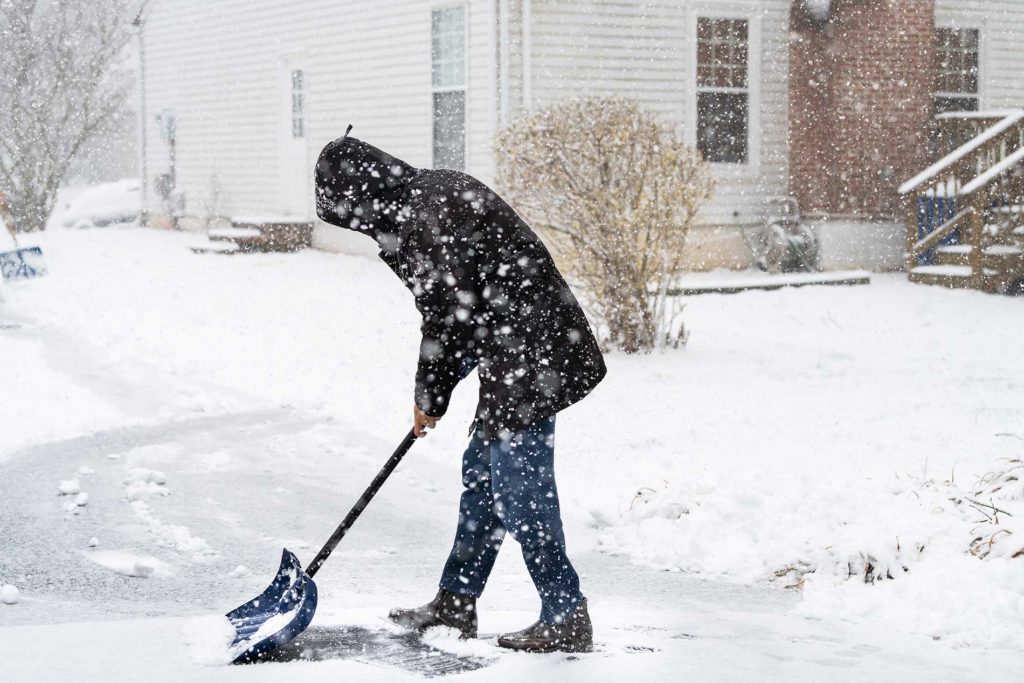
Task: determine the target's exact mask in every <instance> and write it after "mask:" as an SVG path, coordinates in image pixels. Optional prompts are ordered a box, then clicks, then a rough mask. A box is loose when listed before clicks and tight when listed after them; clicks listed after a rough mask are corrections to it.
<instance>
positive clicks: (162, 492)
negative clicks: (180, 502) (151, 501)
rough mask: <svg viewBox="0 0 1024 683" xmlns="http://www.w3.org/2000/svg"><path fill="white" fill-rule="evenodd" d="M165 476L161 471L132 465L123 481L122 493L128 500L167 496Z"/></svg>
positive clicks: (168, 491) (168, 493) (169, 491)
mask: <svg viewBox="0 0 1024 683" xmlns="http://www.w3.org/2000/svg"><path fill="white" fill-rule="evenodd" d="M170 494H171V490H170V489H169V488H167V477H166V476H164V473H163V472H160V471H158V470H151V469H148V468H145V467H134V468H132V470H131V471H130V472H129V475H128V479H127V480H126V481H125V482H124V495H125V498H127V499H128V500H129V501H138V500H142V499H144V498H148V497H150V496H169V495H170Z"/></svg>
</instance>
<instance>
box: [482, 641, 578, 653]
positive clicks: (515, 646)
mask: <svg viewBox="0 0 1024 683" xmlns="http://www.w3.org/2000/svg"><path fill="white" fill-rule="evenodd" d="M498 647H503V648H505V649H506V650H512V651H513V652H530V653H533V654H550V653H552V652H565V653H567V654H587V653H590V652H593V651H594V644H593V643H590V644H588V645H569V644H562V643H557V644H551V645H522V644H519V643H514V642H509V641H504V642H503V641H502V640H501V639H500V638H499V639H498Z"/></svg>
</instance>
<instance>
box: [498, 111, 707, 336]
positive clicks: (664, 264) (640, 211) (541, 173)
mask: <svg viewBox="0 0 1024 683" xmlns="http://www.w3.org/2000/svg"><path fill="white" fill-rule="evenodd" d="M495 147H496V152H497V160H498V166H499V184H500V185H501V188H502V190H503V191H504V192H505V194H506V195H507V197H508V199H509V201H510V202H511V203H512V204H513V206H514V207H515V209H516V210H517V211H520V212H522V214H523V215H524V217H525V218H526V219H527V220H528V221H529V222H530V223H531V224H532V225H534V226H536V227H537V228H538V229H539V230H540V231H541V232H542V233H543V234H544V236H545V237H547V238H548V240H549V241H550V243H551V245H552V247H553V248H554V249H555V251H556V253H557V254H558V255H559V256H560V257H563V259H564V261H565V264H566V266H567V267H568V270H569V272H570V273H571V274H572V275H573V276H574V277H576V278H579V280H580V281H581V282H582V283H583V284H584V285H585V286H586V289H587V293H588V294H589V295H590V298H591V300H592V303H593V311H594V313H595V315H596V317H597V319H598V320H597V322H598V323H599V325H598V329H599V332H600V333H603V334H604V336H605V337H606V338H607V339H606V341H607V342H608V343H609V344H610V345H611V346H613V347H615V348H620V349H622V350H624V351H626V352H630V353H631V352H636V351H648V350H650V349H651V348H652V347H654V346H656V345H658V344H661V343H664V342H668V343H672V344H675V343H678V342H679V341H680V340H681V339H682V338H683V336H684V335H682V333H681V332H680V328H679V326H678V325H676V324H675V322H676V321H675V320H674V318H675V317H676V316H674V315H673V311H671V310H669V309H670V308H673V307H676V308H678V307H679V306H680V305H681V304H680V303H679V302H678V301H677V300H676V299H675V298H674V297H669V296H668V290H669V287H670V284H671V283H673V282H674V281H675V280H676V279H677V278H678V276H679V275H680V274H681V273H682V271H683V269H684V259H685V249H684V247H685V244H686V237H687V235H688V233H689V229H690V225H691V224H692V223H693V222H694V221H695V218H696V214H697V212H698V210H699V209H700V207H701V205H702V204H703V203H704V202H705V201H707V200H708V199H709V198H710V196H711V193H712V190H713V188H714V179H713V177H712V175H711V171H710V166H709V165H708V164H707V163H705V162H704V160H703V159H701V156H700V154H699V153H698V152H696V151H694V150H692V149H690V148H689V147H687V146H686V145H684V144H683V142H682V141H681V140H680V139H679V136H678V134H677V132H676V131H675V128H674V127H673V126H670V125H666V124H665V123H663V122H661V121H660V120H659V119H658V118H657V117H656V116H655V115H654V114H652V113H650V112H648V111H646V110H644V109H643V108H641V106H640V105H639V104H638V103H637V102H634V101H631V100H626V99H621V98H609V97H587V98H579V99H572V100H568V101H565V102H560V103H557V104H552V105H549V106H547V107H543V108H541V109H539V110H537V111H536V112H533V113H530V114H528V115H526V116H523V117H522V118H520V119H519V120H518V121H516V122H515V123H513V124H512V125H511V126H509V127H508V128H507V129H505V130H504V131H502V132H501V133H500V134H499V135H498V137H497V141H496V145H495ZM675 312H678V311H675Z"/></svg>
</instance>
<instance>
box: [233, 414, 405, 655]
mask: <svg viewBox="0 0 1024 683" xmlns="http://www.w3.org/2000/svg"><path fill="white" fill-rule="evenodd" d="M415 441H416V435H415V434H414V433H413V432H412V431H410V432H409V433H408V434H407V435H406V437H405V439H403V440H402V443H401V444H399V446H398V448H397V449H395V452H394V453H393V454H392V455H391V457H390V458H388V461H387V462H386V463H384V467H382V468H381V470H380V472H378V473H377V476H376V477H374V478H373V481H372V482H370V485H369V486H368V487H367V488H366V491H364V492H363V495H362V496H360V497H359V500H358V501H356V504H355V505H354V506H353V507H352V509H351V510H350V511H349V513H348V515H347V516H346V517H345V520H344V521H343V522H342V523H341V524H340V525H339V526H338V528H337V529H335V531H334V533H333V534H331V537H330V538H329V539H328V540H327V543H325V544H324V547H323V548H321V549H320V552H318V553H317V554H316V557H315V558H313V561H312V562H310V564H309V569H306V570H303V569H302V564H301V563H300V562H299V558H297V557H295V554H294V553H293V552H291V551H290V550H288V549H287V548H285V550H284V552H283V553H282V555H281V566H280V567H279V568H278V570H277V576H276V577H274V580H273V582H272V583H271V584H270V585H269V586H267V589H266V590H265V591H263V593H261V594H260V595H259V597H257V598H255V599H253V600H250V601H249V602H247V603H245V604H244V605H241V606H239V607H236V608H235V609H233V610H231V611H230V612H228V613H227V615H226V616H227V618H228V620H229V621H230V622H231V625H232V626H234V627H235V640H234V642H232V643H231V647H230V652H231V654H232V655H233V656H234V657H233V659H232V663H233V664H243V663H246V662H252V661H256V660H258V659H260V657H262V656H263V655H264V654H266V653H267V652H270V651H271V650H273V649H275V648H278V647H281V646H282V645H285V644H286V643H289V642H291V641H292V640H293V639H294V638H295V637H296V636H297V635H299V634H300V633H302V632H303V631H305V630H306V628H307V627H308V626H309V623H310V622H311V621H312V620H313V613H314V612H315V611H316V584H315V583H313V576H314V575H315V574H316V573H317V571H319V569H320V567H321V566H323V563H324V562H326V561H327V558H328V557H330V555H331V553H332V552H334V549H335V548H336V547H337V546H338V543H340V542H341V539H343V538H344V537H345V534H346V533H347V532H348V530H349V529H350V528H351V527H352V525H353V524H354V523H355V521H356V520H357V519H359V515H360V514H362V512H363V510H364V509H366V506H367V505H369V504H370V501H371V500H373V497H374V496H375V495H376V494H377V491H379V490H380V488H381V486H383V485H384V482H385V481H387V478H388V477H389V476H391V473H392V472H394V471H395V468H396V467H398V463H400V462H401V461H402V458H403V457H405V454H406V453H408V452H409V449H410V448H411V447H412V445H413V443H414V442H415Z"/></svg>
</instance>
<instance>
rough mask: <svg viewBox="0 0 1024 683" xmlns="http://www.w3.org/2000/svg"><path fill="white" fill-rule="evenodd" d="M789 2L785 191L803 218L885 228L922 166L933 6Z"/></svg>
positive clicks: (877, 0) (864, 0)
mask: <svg viewBox="0 0 1024 683" xmlns="http://www.w3.org/2000/svg"><path fill="white" fill-rule="evenodd" d="M821 5H822V3H821V2H818V1H815V2H809V1H808V0H794V2H793V5H792V9H791V12H790V48H789V57H790V78H789V111H790V119H789V136H790V163H789V167H790V191H791V192H792V193H793V195H794V196H796V198H797V199H798V201H799V202H800V207H801V209H802V210H803V212H804V213H805V214H811V215H819V216H825V217H830V216H831V217H845V218H858V219H872V218H887V217H888V218H891V217H893V216H895V215H897V213H898V211H899V205H898V202H897V196H896V188H897V187H898V186H899V184H900V183H902V182H903V181H904V180H906V179H907V178H909V177H911V176H913V175H914V174H915V173H917V172H918V171H920V170H921V169H923V168H924V167H925V166H926V165H927V162H928V153H927V149H926V148H927V140H928V127H929V124H930V121H931V119H932V116H933V111H934V100H933V96H932V68H933V62H934V53H935V46H934V31H935V28H934V27H935V6H934V0H832V2H831V5H830V6H828V7H827V12H823V11H822V8H821Z"/></svg>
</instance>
